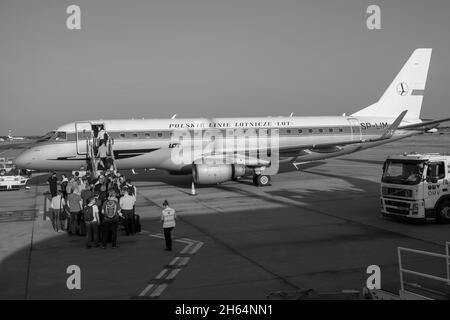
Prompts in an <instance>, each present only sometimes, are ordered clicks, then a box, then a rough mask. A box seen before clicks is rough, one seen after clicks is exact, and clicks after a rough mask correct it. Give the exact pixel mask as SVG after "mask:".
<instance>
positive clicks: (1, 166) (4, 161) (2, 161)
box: [0, 158, 14, 173]
mask: <svg viewBox="0 0 450 320" xmlns="http://www.w3.org/2000/svg"><path fill="white" fill-rule="evenodd" d="M13 166H14V164H13V159H12V158H0V172H3V173H8V172H10V171H11V170H12V169H13Z"/></svg>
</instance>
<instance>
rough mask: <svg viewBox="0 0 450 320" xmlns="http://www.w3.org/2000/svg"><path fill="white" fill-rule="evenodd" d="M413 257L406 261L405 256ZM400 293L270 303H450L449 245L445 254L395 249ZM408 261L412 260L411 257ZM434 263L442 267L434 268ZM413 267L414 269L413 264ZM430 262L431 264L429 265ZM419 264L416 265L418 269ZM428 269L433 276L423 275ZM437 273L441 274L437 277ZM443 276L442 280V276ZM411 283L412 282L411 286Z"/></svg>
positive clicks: (279, 295) (279, 294) (285, 296)
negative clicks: (329, 301)
mask: <svg viewBox="0 0 450 320" xmlns="http://www.w3.org/2000/svg"><path fill="white" fill-rule="evenodd" d="M407 254H408V255H411V256H413V257H415V259H414V260H413V261H405V260H406V259H405V255H407ZM397 257H398V270H399V275H400V290H399V291H398V294H397V293H394V292H390V291H386V290H383V289H368V288H367V287H364V288H363V290H362V291H359V290H342V291H341V292H331V293H329V292H317V291H315V290H314V289H306V290H301V289H299V290H296V291H286V292H284V291H276V292H272V293H270V294H269V295H268V296H267V299H269V300H348V299H349V300H450V242H446V243H445V254H442V253H436V252H430V251H423V250H416V249H410V248H403V247H398V248H397ZM410 258H411V257H410ZM435 259H439V260H441V261H442V260H444V261H445V264H440V265H436V264H435V263H434V260H435ZM406 262H409V263H406ZM412 262H414V264H416V266H415V267H414V268H413V267H412V266H413V263H412ZM431 262H433V263H431ZM417 264H419V265H417ZM430 266H431V269H432V271H433V272H429V271H424V270H422V269H427V268H428V267H430ZM436 273H441V274H439V275H436ZM444 273H445V276H444ZM412 281H414V282H412Z"/></svg>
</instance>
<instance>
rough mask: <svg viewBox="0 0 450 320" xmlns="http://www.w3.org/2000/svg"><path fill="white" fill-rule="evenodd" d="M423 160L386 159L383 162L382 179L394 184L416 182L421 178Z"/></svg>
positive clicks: (412, 183)
mask: <svg viewBox="0 0 450 320" xmlns="http://www.w3.org/2000/svg"><path fill="white" fill-rule="evenodd" d="M423 168H424V162H423V161H401V160H397V161H396V160H388V161H386V162H385V166H384V173H383V178H382V181H383V182H386V183H395V184H407V185H414V184H418V183H419V182H420V181H421V180H422V175H423Z"/></svg>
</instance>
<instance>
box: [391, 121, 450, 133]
mask: <svg viewBox="0 0 450 320" xmlns="http://www.w3.org/2000/svg"><path fill="white" fill-rule="evenodd" d="M448 121H450V118H444V119H439V120H430V121H424V122H420V123H414V124H408V125H405V126H400V127H398V129H401V130H430V129H433V128H435V127H437V126H438V125H439V124H441V123H442V122H448Z"/></svg>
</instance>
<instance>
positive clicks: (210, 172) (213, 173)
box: [192, 164, 246, 184]
mask: <svg viewBox="0 0 450 320" xmlns="http://www.w3.org/2000/svg"><path fill="white" fill-rule="evenodd" d="M245 174H246V167H245V166H244V165H241V164H217V165H207V164H194V165H193V166H192V176H193V177H194V182H195V183H198V184H216V183H220V182H225V181H228V180H232V179H234V178H238V177H242V176H244V175H245Z"/></svg>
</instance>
